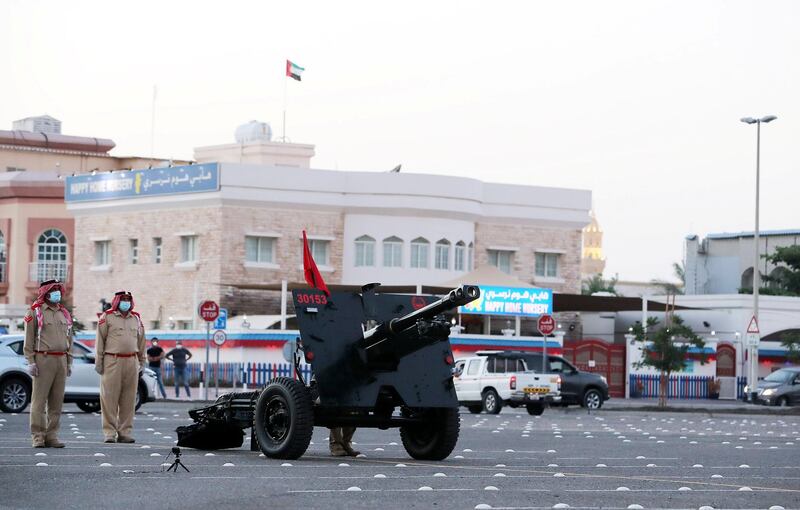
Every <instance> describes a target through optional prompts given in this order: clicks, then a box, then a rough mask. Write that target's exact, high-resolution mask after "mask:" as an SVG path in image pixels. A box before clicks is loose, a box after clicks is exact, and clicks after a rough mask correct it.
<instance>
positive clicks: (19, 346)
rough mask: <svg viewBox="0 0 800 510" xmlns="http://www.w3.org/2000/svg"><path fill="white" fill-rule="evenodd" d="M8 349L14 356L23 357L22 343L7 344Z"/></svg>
mask: <svg viewBox="0 0 800 510" xmlns="http://www.w3.org/2000/svg"><path fill="white" fill-rule="evenodd" d="M8 347H9V349H11V350H12V351H14V353H15V354H19V355H20V356H22V355H23V352H24V351H23V347H24V345H23V342H21V341H20V342H14V343H10V344H8Z"/></svg>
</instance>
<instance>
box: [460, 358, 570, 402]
mask: <svg viewBox="0 0 800 510" xmlns="http://www.w3.org/2000/svg"><path fill="white" fill-rule="evenodd" d="M532 368H533V367H532ZM453 383H454V384H455V388H456V395H457V396H458V402H459V404H461V405H463V406H466V407H467V409H469V411H470V412H471V413H475V414H477V413H480V412H481V410H484V411H486V412H487V413H489V414H497V413H499V412H500V410H501V409H502V408H503V406H504V405H508V406H511V407H520V406H525V408H527V410H528V414H532V415H536V416H538V415H540V414H542V413H543V412H544V408H545V404H546V403H559V402H561V376H560V375H558V374H542V373H535V372H533V371H529V368H528V367H527V366H525V361H524V360H521V359H507V358H506V357H504V356H503V355H502V354H501V353H498V354H485V355H481V356H472V357H469V358H462V359H459V360H456V364H455V370H454V374H453Z"/></svg>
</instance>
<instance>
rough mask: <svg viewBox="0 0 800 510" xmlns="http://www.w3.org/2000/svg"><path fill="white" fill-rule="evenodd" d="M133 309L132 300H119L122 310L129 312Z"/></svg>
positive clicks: (120, 309)
mask: <svg viewBox="0 0 800 510" xmlns="http://www.w3.org/2000/svg"><path fill="white" fill-rule="evenodd" d="M130 309H131V302H130V301H120V302H119V311H120V312H127V311H128V310H130Z"/></svg>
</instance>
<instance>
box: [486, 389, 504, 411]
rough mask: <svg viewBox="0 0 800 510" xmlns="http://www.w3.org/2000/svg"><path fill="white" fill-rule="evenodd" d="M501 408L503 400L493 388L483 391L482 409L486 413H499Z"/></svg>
mask: <svg viewBox="0 0 800 510" xmlns="http://www.w3.org/2000/svg"><path fill="white" fill-rule="evenodd" d="M487 404H488V406H487ZM502 409H503V401H502V400H500V397H499V396H498V395H497V392H496V391H494V390H486V391H484V392H483V410H484V411H486V414H500V411H501V410H502Z"/></svg>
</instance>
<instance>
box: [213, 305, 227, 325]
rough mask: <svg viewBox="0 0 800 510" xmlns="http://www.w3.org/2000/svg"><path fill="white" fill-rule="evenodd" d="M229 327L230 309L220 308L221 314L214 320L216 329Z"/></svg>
mask: <svg viewBox="0 0 800 510" xmlns="http://www.w3.org/2000/svg"><path fill="white" fill-rule="evenodd" d="M227 327H228V309H227V308H220V309H219V316H218V317H217V320H216V321H214V329H226V328H227Z"/></svg>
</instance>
